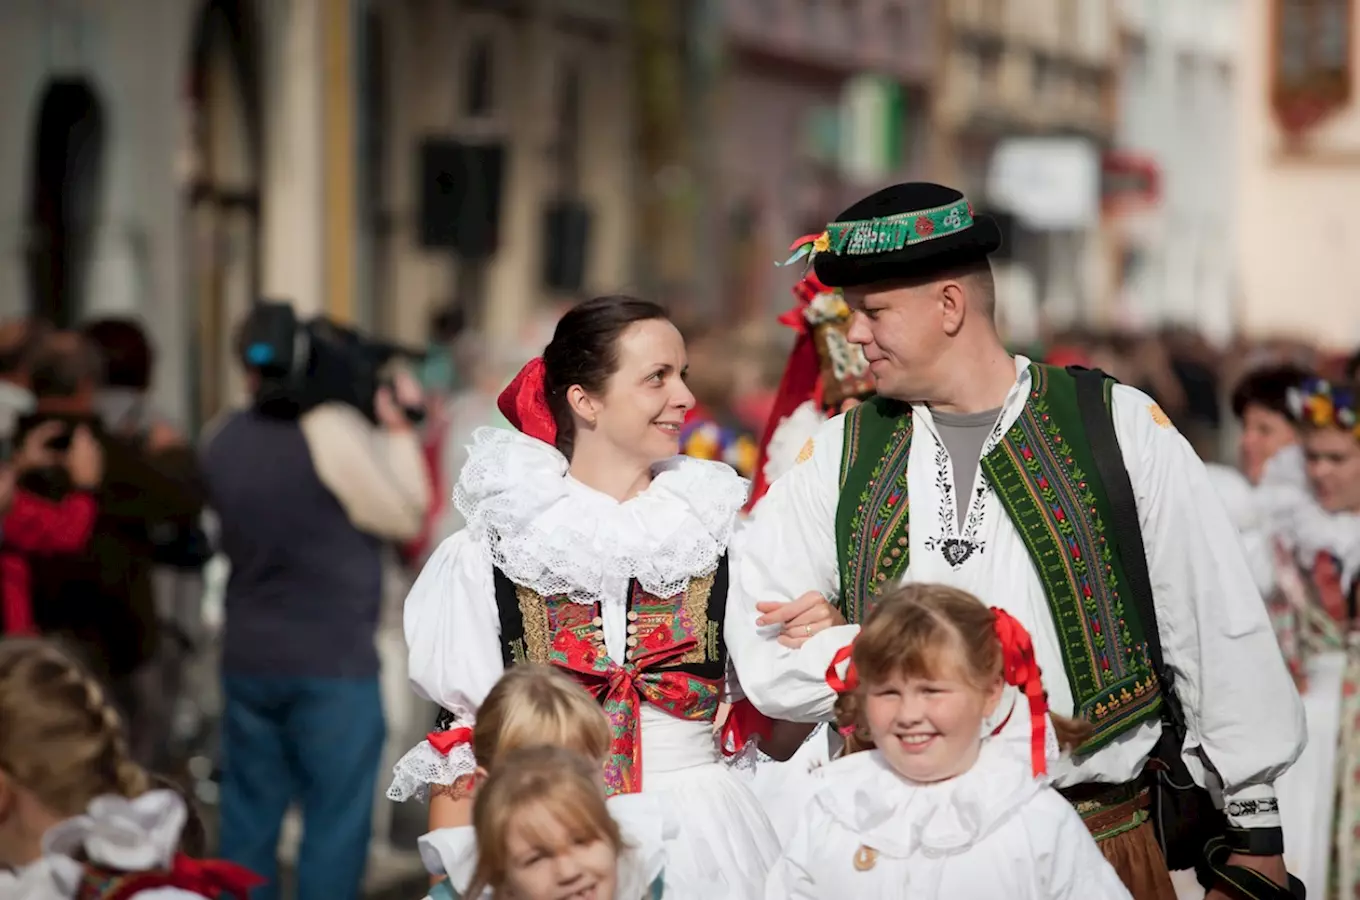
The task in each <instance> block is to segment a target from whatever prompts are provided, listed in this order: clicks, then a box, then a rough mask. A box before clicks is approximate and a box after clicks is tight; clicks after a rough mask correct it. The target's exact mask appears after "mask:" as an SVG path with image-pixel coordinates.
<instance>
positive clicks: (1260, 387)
mask: <svg viewBox="0 0 1360 900" xmlns="http://www.w3.org/2000/svg"><path fill="white" fill-rule="evenodd" d="M1309 375H1310V373H1309V372H1308V370H1307V369H1304V368H1301V367H1299V366H1296V365H1294V364H1292V363H1284V364H1282V365H1277V366H1263V367H1262V368H1259V369H1253V370H1252V371H1250V372H1248V373H1247V374H1246V375H1244V376H1243V377H1242V380H1241V381H1239V382H1238V383H1237V387H1235V388H1233V393H1232V411H1233V415H1234V416H1236V417H1237V418H1238V419H1241V418H1242V416H1243V415H1244V414H1245V413H1246V411H1247V407H1248V406H1259V407H1261V408H1263V409H1268V410H1270V411H1271V412H1276V413H1279V414H1280V415H1282V416H1284V417H1286V418H1288V417H1289V401H1288V395H1289V389H1290V388H1295V387H1298V386H1299V385H1300V384H1303V382H1304V381H1306V380H1307V379H1308V377H1309Z"/></svg>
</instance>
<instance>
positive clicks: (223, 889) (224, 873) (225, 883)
mask: <svg viewBox="0 0 1360 900" xmlns="http://www.w3.org/2000/svg"><path fill="white" fill-rule="evenodd" d="M170 874H171V877H172V878H173V879H174V881H175V885H176V886H177V887H181V888H183V889H184V890H186V891H190V892H191V893H195V894H202V895H203V896H205V897H220V896H221V895H223V894H226V895H227V896H229V897H236V898H238V900H247V898H248V897H249V896H250V889H251V888H255V887H259V886H260V885H262V884H264V883H265V880H264V879H263V878H261V877H260V876H259V875H256V874H255V873H254V872H252V871H250V870H249V869H247V868H246V867H244V866H238V865H237V864H236V863H233V862H227V861H226V860H223V859H192V858H190V857H188V856H185V855H184V854H183V853H181V854H179V855H178V856H176V857H175V862H174V866H173V868H172V869H171V873H170Z"/></svg>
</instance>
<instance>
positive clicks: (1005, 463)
mask: <svg viewBox="0 0 1360 900" xmlns="http://www.w3.org/2000/svg"><path fill="white" fill-rule="evenodd" d="M1034 378H1035V387H1034V390H1033V391H1032V393H1031V395H1030V399H1029V402H1028V403H1026V404H1025V408H1024V410H1023V411H1022V412H1021V414H1020V417H1019V419H1018V420H1017V421H1016V423H1015V424H1014V425H1013V426H1012V427H1011V429H1010V431H1009V432H1008V433H1007V434H1006V437H1005V439H1004V440H1003V441H1002V443H1001V444H1000V445H998V446H997V448H996V449H995V450H994V451H993V452H992V453H990V454H988V455H987V456H986V457H985V458H984V460H983V467H984V469H985V471H986V472H987V475H988V477H989V478H990V479H991V481H992V483H993V484H994V485H995V488H996V490H997V495H998V497H999V498H1000V499H1001V502H1002V504H1003V505H1004V506H1005V507H1006V510H1007V512H1008V513H1009V515H1010V517H1011V519H1012V521H1014V522H1015V524H1016V527H1017V530H1019V532H1020V534H1021V537H1022V539H1023V540H1024V541H1025V543H1026V545H1027V547H1028V549H1029V551H1030V556H1031V558H1032V559H1033V560H1034V561H1035V564H1036V566H1037V567H1038V568H1039V570H1040V572H1039V574H1040V581H1041V582H1042V583H1043V585H1044V590H1045V593H1046V594H1048V600H1049V607H1050V609H1051V610H1052V611H1053V615H1054V622H1055V624H1056V625H1057V628H1058V635H1059V643H1060V645H1061V648H1062V652H1063V661H1064V666H1065V668H1066V672H1067V677H1068V682H1069V684H1071V686H1072V693H1073V696H1074V698H1075V700H1076V704H1077V712H1078V714H1079V715H1082V716H1083V717H1085V718H1086V719H1087V720H1088V721H1090V722H1091V723H1092V724H1093V725H1095V727H1096V731H1095V733H1094V735H1093V736H1092V737H1091V738H1090V740H1089V741H1088V742H1087V743H1086V744H1085V745H1083V747H1082V751H1083V752H1089V751H1091V750H1094V749H1096V748H1098V747H1100V746H1102V745H1103V744H1104V743H1107V742H1108V741H1109V740H1111V739H1113V737H1114V736H1116V735H1117V734H1119V733H1121V732H1122V731H1123V730H1124V729H1125V728H1127V727H1129V726H1130V724H1131V723H1133V722H1137V721H1141V720H1143V719H1144V718H1147V717H1149V716H1150V715H1152V714H1153V713H1154V712H1155V710H1156V709H1157V707H1158V705H1159V702H1160V693H1159V690H1158V685H1157V681H1156V676H1155V675H1154V674H1153V672H1152V669H1151V666H1150V664H1149V663H1148V658H1147V645H1146V643H1144V642H1143V641H1142V636H1141V632H1139V633H1138V634H1137V635H1135V634H1134V631H1133V628H1132V627H1131V625H1130V620H1131V619H1133V618H1134V616H1133V613H1132V611H1131V610H1128V609H1126V607H1125V605H1124V600H1123V597H1122V596H1121V593H1120V584H1119V579H1118V577H1117V575H1116V572H1115V568H1114V563H1115V560H1114V552H1113V549H1112V548H1111V547H1110V545H1109V543H1108V541H1107V539H1106V537H1105V526H1104V523H1103V521H1102V519H1101V516H1100V512H1099V508H1098V502H1097V497H1096V495H1095V492H1094V491H1093V490H1092V488H1091V486H1090V483H1089V481H1088V476H1087V474H1086V473H1085V472H1084V471H1083V469H1082V467H1081V466H1080V464H1078V463H1077V461H1076V460H1075V458H1074V457H1073V456H1072V449H1071V448H1069V447H1067V446H1065V444H1064V438H1063V435H1062V433H1061V431H1060V429H1059V427H1058V424H1057V422H1056V421H1055V419H1054V414H1053V412H1052V410H1051V409H1050V406H1049V403H1048V398H1047V397H1046V396H1045V383H1044V380H1043V374H1042V370H1040V369H1038V368H1037V367H1036V369H1035V374H1034Z"/></svg>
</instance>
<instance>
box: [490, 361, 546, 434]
mask: <svg viewBox="0 0 1360 900" xmlns="http://www.w3.org/2000/svg"><path fill="white" fill-rule="evenodd" d="M496 408H497V409H499V410H500V411H501V415H503V416H505V418H506V419H507V420H508V421H509V422H510V424H511V425H513V426H515V429H516V430H517V431H519V432H520V433H521V434H527V435H528V436H529V437H531V438H537V439H538V440H540V441H542V442H543V443H545V444H548V445H549V446H556V444H557V420H556V419H554V418H553V414H552V410H551V409H550V408H549V407H548V394H547V390H546V388H545V386H544V366H543V357H541V356H536V357H534V358H533V359H531V360H529V361H528V362H527V363H525V364H524V368H522V369H520V370H519V374H518V375H516V376H515V377H514V378H513V379H512V380H511V381H510V383H509V384H508V385H506V387H505V390H503V391H501V395H500V396H499V397H497V398H496Z"/></svg>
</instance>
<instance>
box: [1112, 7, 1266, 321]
mask: <svg viewBox="0 0 1360 900" xmlns="http://www.w3.org/2000/svg"><path fill="white" fill-rule="evenodd" d="M1247 5H1251V4H1244V3H1242V2H1241V0H1174V2H1167V0H1120V2H1119V4H1118V7H1117V9H1118V15H1119V33H1120V44H1121V54H1122V59H1121V63H1120V78H1119V96H1118V122H1117V129H1116V145H1115V152H1114V153H1113V154H1111V155H1110V157H1109V158H1107V160H1106V165H1105V173H1106V178H1107V184H1106V188H1107V190H1106V216H1107V219H1108V220H1109V222H1110V224H1111V228H1112V230H1113V232H1114V241H1115V247H1114V266H1115V271H1114V276H1115V279H1116V282H1117V284H1118V285H1119V288H1118V291H1117V293H1116V295H1115V296H1114V298H1113V300H1114V304H1113V309H1112V310H1111V318H1112V319H1113V320H1114V321H1115V322H1117V323H1119V324H1121V325H1127V326H1144V325H1156V324H1158V323H1164V322H1168V323H1177V324H1184V325H1189V326H1192V327H1194V328H1196V329H1197V330H1200V331H1201V332H1203V333H1204V334H1205V335H1206V336H1208V337H1210V338H1211V339H1213V340H1218V341H1224V340H1227V339H1228V338H1229V337H1230V336H1231V334H1232V332H1233V329H1234V327H1235V325H1236V298H1237V294H1238V282H1237V278H1236V262H1237V260H1236V250H1237V245H1236V228H1237V210H1236V204H1235V196H1236V195H1235V190H1234V189H1235V186H1236V178H1237V171H1236V161H1237V155H1238V139H1239V134H1238V129H1237V121H1236V119H1237V90H1238V88H1239V85H1240V80H1239V78H1238V75H1237V71H1236V64H1237V48H1238V45H1239V41H1240V38H1241V15H1242V13H1243V11H1244V8H1245V6H1247ZM1258 5H1259V4H1258Z"/></svg>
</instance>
